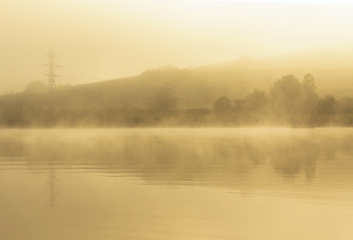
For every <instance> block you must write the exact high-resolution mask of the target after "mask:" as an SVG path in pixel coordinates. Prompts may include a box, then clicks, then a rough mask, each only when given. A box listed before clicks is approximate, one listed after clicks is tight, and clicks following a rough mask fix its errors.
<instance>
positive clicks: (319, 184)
mask: <svg viewBox="0 0 353 240" xmlns="http://www.w3.org/2000/svg"><path fill="white" fill-rule="evenodd" d="M0 189H1V191H0V239H4V240H15V239H16V240H18V239H26V240H31V239H33V240H34V239H36V240H42V239H43V240H44V239H46V240H47V239H54V240H56V239H58V240H59V239H60V240H62V239H65V240H71V239H72V240H74V239H75V240H77V239H85V240H86V239H87V240H90V239H103V240H105V239H183V240H189V239H190V240H193V239H218V240H219V239H239V240H243V239H244V240H247V239H249V240H259V239H261V240H263V239H271V240H277V239H278V240H283V239H286V240H298V239H301V240H309V239H310V240H313V239H320V240H323V239H329V240H332V239H335V240H338V239H347V240H348V239H349V240H351V239H353V228H352V226H353V129H350V128H322V129H319V128H312V129H299V128H296V129H291V128H219V129H212V128H205V129H197V128H196V129H192V128H190V129H187V128H185V129H179V128H175V129H168V128H165V129H163V128H161V129H152V128H151V129H149V128H147V129H43V130H36V129H29V130H25V129H7V130H1V132H0Z"/></svg>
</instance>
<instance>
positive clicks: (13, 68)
mask: <svg viewBox="0 0 353 240" xmlns="http://www.w3.org/2000/svg"><path fill="white" fill-rule="evenodd" d="M288 2H289V1H280V0H277V1H272V2H271V3H270V2H268V1H257V2H250V1H183V0H164V1H160V0H31V1H28V0H11V1H0V9H1V14H0V27H1V38H0V43H1V44H0V49H1V51H0V53H1V55H0V93H1V94H2V93H4V92H10V91H15V92H16V91H21V90H23V89H24V88H25V86H26V84H28V83H29V82H31V81H34V80H41V81H43V82H46V77H45V76H44V75H45V74H46V72H47V68H46V67H45V66H42V65H43V64H45V63H47V61H48V60H47V58H46V57H45V55H46V54H47V53H48V51H49V48H48V47H47V46H48V45H50V44H52V45H53V49H54V52H55V53H56V54H57V55H59V56H60V57H59V58H57V59H55V60H56V62H57V63H58V64H60V65H62V66H63V68H58V69H57V73H58V74H60V75H62V76H61V77H60V78H58V79H57V82H58V84H72V85H75V84H79V83H81V84H82V83H86V82H94V81H100V80H105V79H113V78H119V77H124V76H132V75H136V74H139V73H140V72H142V71H144V70H145V69H147V68H154V67H158V66H160V65H175V66H178V67H187V66H188V65H193V66H199V65H204V64H210V63H219V62H225V61H230V60H235V59H237V58H238V57H239V56H241V55H248V56H251V57H254V58H261V57H266V56H271V55H276V54H282V53H287V52H295V51H299V50H305V49H313V48H320V47H326V46H329V47H331V46H335V47H339V46H343V45H347V44H348V45H349V44H350V43H351V42H353V31H352V26H353V4H350V2H351V1H344V0H340V1H334V2H336V4H332V2H333V1H328V0H326V1H315V0H312V1H301V2H302V3H297V2H298V1H290V3H288ZM308 2H311V3H308ZM337 3H339V4H337Z"/></svg>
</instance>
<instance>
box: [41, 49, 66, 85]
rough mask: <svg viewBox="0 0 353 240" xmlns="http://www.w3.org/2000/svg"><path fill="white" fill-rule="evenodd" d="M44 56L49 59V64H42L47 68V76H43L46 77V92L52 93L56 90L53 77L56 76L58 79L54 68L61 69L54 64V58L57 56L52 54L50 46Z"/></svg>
mask: <svg viewBox="0 0 353 240" xmlns="http://www.w3.org/2000/svg"><path fill="white" fill-rule="evenodd" d="M46 56H48V57H49V64H44V66H48V67H49V71H48V74H46V75H45V76H48V91H54V90H55V89H56V80H55V77H56V76H59V77H60V75H57V74H55V68H56V67H62V66H59V65H55V64H54V58H56V57H57V56H56V55H55V54H54V53H53V48H52V46H51V45H50V52H49V53H48V54H47V55H46Z"/></svg>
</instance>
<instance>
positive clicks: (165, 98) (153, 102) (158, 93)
mask: <svg viewBox="0 0 353 240" xmlns="http://www.w3.org/2000/svg"><path fill="white" fill-rule="evenodd" d="M148 108H149V109H150V110H151V111H153V112H155V113H158V114H168V113H170V112H171V111H172V110H175V109H176V108H177V96H176V92H175V89H174V87H173V86H172V85H171V84H169V83H166V84H163V85H161V86H158V87H156V88H155V89H153V90H152V95H151V97H150V99H149V102H148Z"/></svg>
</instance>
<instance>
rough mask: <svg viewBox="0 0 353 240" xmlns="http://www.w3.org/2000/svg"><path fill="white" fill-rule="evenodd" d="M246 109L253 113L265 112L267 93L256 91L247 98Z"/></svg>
mask: <svg viewBox="0 0 353 240" xmlns="http://www.w3.org/2000/svg"><path fill="white" fill-rule="evenodd" d="M245 102H246V103H245V104H246V108H247V109H248V110H249V111H252V112H263V111H265V110H266V108H267V104H268V99H267V96H266V93H265V91H261V90H259V89H256V88H255V89H254V90H253V91H252V92H251V93H249V94H248V95H247V96H246V97H245Z"/></svg>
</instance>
